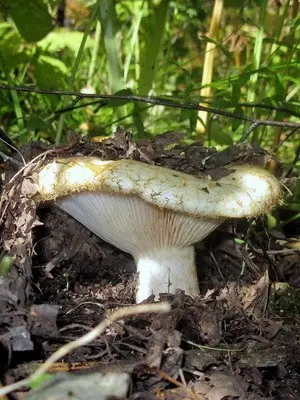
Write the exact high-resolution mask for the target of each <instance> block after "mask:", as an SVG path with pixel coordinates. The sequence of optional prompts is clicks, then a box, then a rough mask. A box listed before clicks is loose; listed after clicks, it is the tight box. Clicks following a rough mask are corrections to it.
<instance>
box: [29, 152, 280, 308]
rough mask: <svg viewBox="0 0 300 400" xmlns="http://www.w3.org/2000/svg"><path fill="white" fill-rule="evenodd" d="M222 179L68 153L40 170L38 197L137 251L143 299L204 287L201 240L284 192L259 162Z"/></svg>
mask: <svg viewBox="0 0 300 400" xmlns="http://www.w3.org/2000/svg"><path fill="white" fill-rule="evenodd" d="M226 173H227V175H226V176H223V177H221V178H220V179H218V180H217V181H214V180H212V179H211V178H210V177H209V176H208V177H205V178H197V177H195V176H192V175H188V174H185V173H182V172H177V171H174V170H171V169H168V168H164V167H160V166H155V165H148V164H144V163H141V162H138V161H134V160H126V159H121V160H115V161H103V160H101V159H99V158H97V157H88V156H78V157H71V158H61V159H55V160H53V161H51V162H50V163H49V164H46V165H45V166H43V167H42V168H41V169H40V171H39V173H38V194H37V196H36V201H37V202H45V201H53V200H55V203H56V204H57V205H58V207H60V208H61V209H62V210H64V211H65V212H67V213H68V214H70V215H71V216H73V217H74V218H75V219H77V220H78V221H79V222H81V223H82V224H83V225H84V226H86V227H87V228H88V229H89V230H91V231H92V232H93V233H95V234H96V235H98V236H99V237H101V238H102V239H104V240H105V241H107V242H109V243H111V244H113V245H114V246H116V247H118V248H119V249H121V250H123V251H125V252H128V253H130V254H132V256H133V258H134V260H135V262H136V265H137V272H138V274H139V281H138V287H137V294H136V301H137V302H141V301H142V300H144V299H146V298H148V297H149V296H150V295H152V294H154V295H158V294H159V293H163V292H168V293H174V291H175V290H176V289H182V290H184V291H185V292H186V293H187V294H189V295H191V296H195V295H197V294H199V288H198V281H197V271H196V266H195V260H194V258H195V253H194V244H195V243H197V242H199V241H201V240H202V239H203V238H205V237H206V236H207V235H208V234H209V233H210V232H212V231H213V230H214V229H215V228H216V227H217V226H218V225H220V224H221V223H222V222H223V221H224V220H225V219H227V218H241V217H255V216H259V215H262V214H264V213H266V212H268V211H270V210H271V209H272V208H273V207H274V206H275V205H276V204H277V202H278V201H279V200H280V198H281V187H280V183H279V182H278V180H277V179H276V178H275V177H274V176H273V175H271V174H270V173H269V172H268V171H266V170H265V169H263V168H261V167H257V166H252V165H237V166H230V167H228V171H227V172H226Z"/></svg>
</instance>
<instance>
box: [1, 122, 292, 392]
mask: <svg viewBox="0 0 300 400" xmlns="http://www.w3.org/2000/svg"><path fill="white" fill-rule="evenodd" d="M182 138H183V134H181V133H179V132H166V133H165V134H163V135H160V136H159V137H157V138H155V139H154V140H152V141H149V140H148V141H146V140H143V141H138V142H135V141H134V140H133V139H132V137H131V135H130V133H128V132H124V131H122V130H121V129H118V130H117V132H116V135H115V137H114V138H108V139H105V140H103V141H102V142H101V143H96V144H95V143H87V142H83V141H82V140H80V139H78V138H76V137H74V138H73V139H72V141H71V142H70V144H69V145H68V146H66V147H61V148H56V149H45V148H43V146H42V147H39V146H38V145H37V144H34V145H32V146H27V148H26V149H24V150H23V152H22V153H23V156H24V158H25V160H26V162H27V164H26V166H25V167H23V168H21V169H20V170H19V171H15V170H13V168H12V166H11V165H7V168H8V169H7V171H6V172H5V176H6V177H5V182H4V186H3V193H2V200H1V218H2V220H1V222H2V233H1V244H2V248H3V253H2V255H3V256H6V257H9V258H10V260H11V263H10V271H9V272H8V273H7V276H2V277H0V307H1V311H2V313H1V315H0V343H1V346H2V347H1V348H0V354H3V357H2V360H4V361H3V363H2V364H3V365H1V368H2V372H3V376H4V381H5V379H6V382H7V380H17V379H20V378H21V377H23V376H25V375H26V374H27V373H28V372H27V370H26V372H24V366H26V368H29V367H30V365H29V364H25V361H29V360H32V361H34V362H35V361H37V360H41V359H42V360H43V359H45V358H47V357H48V356H49V355H51V354H52V353H53V352H54V351H55V350H56V349H57V348H59V347H60V346H61V344H62V343H64V342H68V341H71V340H75V339H76V338H78V337H79V336H80V335H82V334H84V333H85V332H86V331H87V330H88V329H91V328H92V327H93V326H95V325H96V324H98V323H99V321H100V320H101V319H103V318H105V317H106V316H107V315H109V313H110V312H111V311H112V310H114V309H115V308H117V307H120V306H122V305H128V304H132V303H134V296H135V279H136V277H135V266H134V262H133V259H132V258H131V256H129V255H128V254H126V253H123V252H121V251H120V250H119V249H116V248H114V247H113V246H111V245H110V244H108V243H106V242H104V241H103V240H101V239H100V238H98V237H96V236H95V235H93V234H92V233H91V232H89V231H88V230H87V229H86V228H84V227H83V226H81V225H80V224H79V223H78V222H77V221H75V220H74V219H72V218H71V217H70V216H68V215H66V214H65V213H63V212H62V211H60V210H58V209H56V208H55V207H54V206H51V205H49V204H48V205H46V206H43V207H40V208H39V209H38V210H37V209H36V205H35V203H34V201H33V200H32V196H33V195H34V194H35V190H36V189H35V185H34V173H35V171H37V170H38V168H39V167H40V165H42V164H43V163H45V162H47V161H48V160H50V159H52V158H53V157H58V156H59V157H64V156H66V157H67V156H70V155H74V154H77V155H78V154H82V155H95V156H99V157H101V158H102V159H110V160H111V159H113V160H114V159H118V158H131V159H135V160H138V161H142V162H146V163H151V164H159V165H162V166H165V167H168V168H172V169H175V170H180V171H183V172H186V173H190V174H193V175H195V176H203V175H210V176H211V177H212V179H217V178H218V177H220V176H222V175H223V174H224V173H226V171H225V169H224V166H226V165H228V164H232V163H233V164H239V163H245V162H247V163H254V164H258V165H263V166H266V167H268V166H269V168H272V170H273V171H277V172H278V173H279V172H280V165H279V164H278V161H277V160H276V159H274V158H273V157H271V156H270V155H268V154H267V153H266V152H265V151H264V150H262V149H260V148H258V147H256V146H251V145H248V144H244V143H242V144H239V145H236V146H232V147H231V148H228V149H226V150H225V151H223V152H216V151H215V149H207V148H204V147H202V146H201V145H200V144H197V143H196V144H193V145H185V144H184V143H182V142H181V139H182ZM14 166H15V163H14ZM294 240H295V238H294V239H290V238H289V237H287V236H286V235H284V234H283V233H282V232H277V231H275V230H272V229H268V228H267V227H266V224H265V222H264V221H263V220H257V221H252V222H251V223H249V222H248V221H238V222H237V223H234V224H233V223H225V224H223V225H222V226H221V227H220V228H219V230H218V231H217V232H216V233H215V234H212V235H211V236H210V237H209V238H208V239H207V240H206V242H205V244H204V246H203V244H201V246H196V254H197V266H198V272H199V281H200V286H201V293H203V295H202V296H199V297H198V298H195V299H192V298H190V297H189V296H186V295H185V294H184V293H182V292H178V293H176V294H175V295H172V296H170V295H164V296H163V295H162V296H161V298H162V299H167V300H168V301H169V302H170V303H171V304H172V310H171V312H170V313H169V314H168V315H167V316H166V315H152V316H150V317H149V316H147V317H134V318H131V319H128V320H125V321H122V323H119V324H114V325H112V326H111V327H110V328H109V329H108V330H107V331H106V332H105V335H103V336H101V338H99V339H97V340H95V341H93V342H92V343H90V344H89V345H87V346H84V347H81V348H80V349H77V350H75V351H74V352H73V353H72V354H70V356H69V358H68V360H66V362H67V365H65V367H67V369H68V370H74V369H75V363H77V364H76V365H79V366H80V367H78V368H84V369H85V370H88V371H94V370H96V371H100V372H103V373H106V372H108V371H119V372H120V371H123V372H126V373H129V374H130V376H131V378H132V392H131V395H129V398H130V399H132V400H134V399H135V400H136V399H156V398H163V399H168V400H171V399H174V400H176V399H182V398H187V399H201V400H217V399H220V400H222V399H231V398H232V399H235V398H236V399H257V400H259V399H286V398H290V399H296V398H299V397H296V396H297V393H298V392H299V389H300V388H299V383H298V382H299V373H300V371H299V354H300V348H299V346H298V344H297V343H298V339H297V338H298V336H299V334H300V324H299V321H298V317H296V316H295V314H293V313H292V312H291V313H289V315H288V319H285V317H286V312H285V311H282V310H285V308H284V307H285V305H284V304H286V302H282V303H281V302H280V298H285V296H289V298H291V295H290V294H289V293H290V287H289V285H288V283H294V284H295V282H296V283H297V278H296V277H297V274H298V269H299V265H300V262H299V261H300V260H299V252H297V251H295V250H294V248H293V247H289V246H290V245H291V243H292V242H293V241H294ZM0 264H1V263H0ZM0 267H1V265H0ZM298 275H299V274H298ZM279 279H280V280H281V281H285V282H287V283H286V284H285V285H282V284H281V285H279V284H278V283H276V284H275V283H274V282H276V281H278V280H279ZM294 290H295V291H296V292H297V289H294ZM293 293H295V292H293ZM293 298H294V297H293ZM274 299H275V302H274ZM149 301H151V299H149ZM274 304H275V306H274ZM293 304H294V303H293ZM290 310H292V307H290ZM297 310H298V307H296V306H295V313H297ZM286 382H288V383H289V389H287V386H286ZM297 391H298V392H297ZM287 396H289V397H287ZM293 396H294V397H293Z"/></svg>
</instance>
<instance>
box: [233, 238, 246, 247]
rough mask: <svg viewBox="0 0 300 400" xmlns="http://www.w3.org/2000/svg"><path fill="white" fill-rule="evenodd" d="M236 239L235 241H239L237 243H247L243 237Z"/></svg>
mask: <svg viewBox="0 0 300 400" xmlns="http://www.w3.org/2000/svg"><path fill="white" fill-rule="evenodd" d="M234 241H235V243H237V244H243V245H244V244H246V242H245V240H243V239H239V238H234Z"/></svg>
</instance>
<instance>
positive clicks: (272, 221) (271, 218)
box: [267, 213, 277, 229]
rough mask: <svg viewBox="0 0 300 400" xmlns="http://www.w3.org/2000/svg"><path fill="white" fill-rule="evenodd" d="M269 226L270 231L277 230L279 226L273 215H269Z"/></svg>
mask: <svg viewBox="0 0 300 400" xmlns="http://www.w3.org/2000/svg"><path fill="white" fill-rule="evenodd" d="M267 224H268V228H269V229H272V228H275V226H276V225H277V220H276V218H275V217H274V216H273V215H272V214H269V213H267Z"/></svg>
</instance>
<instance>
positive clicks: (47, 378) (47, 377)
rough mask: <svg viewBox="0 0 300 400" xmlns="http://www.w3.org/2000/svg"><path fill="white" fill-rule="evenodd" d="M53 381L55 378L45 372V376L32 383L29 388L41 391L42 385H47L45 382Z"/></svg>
mask: <svg viewBox="0 0 300 400" xmlns="http://www.w3.org/2000/svg"><path fill="white" fill-rule="evenodd" d="M52 379H53V376H52V375H50V374H48V373H46V372H45V373H44V374H42V375H41V376H39V377H38V378H36V379H35V380H34V381H33V382H31V383H30V385H29V386H30V387H31V389H39V388H40V387H41V385H42V384H45V382H47V381H50V380H52Z"/></svg>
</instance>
